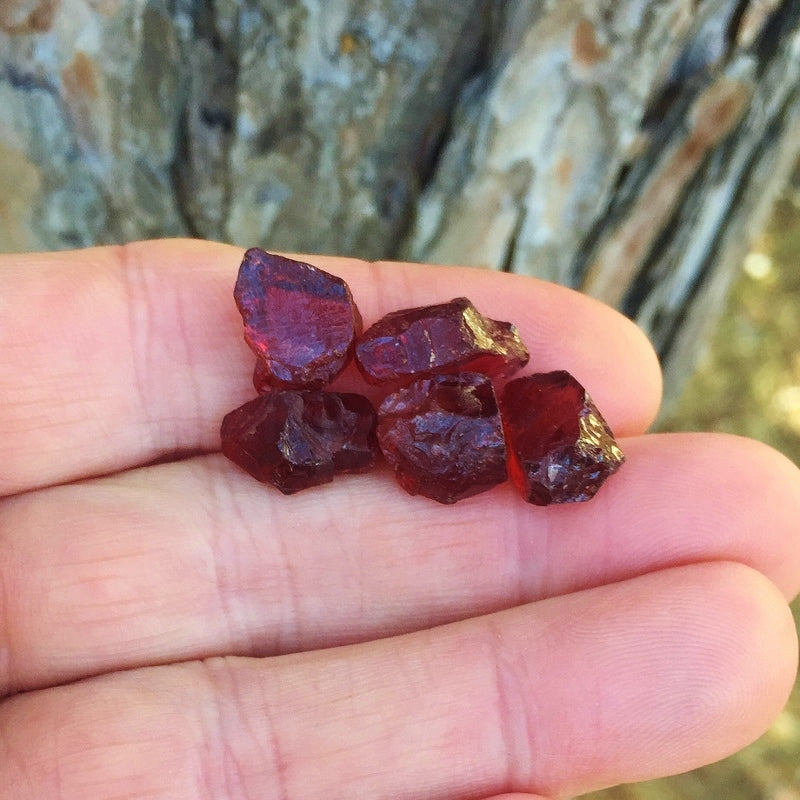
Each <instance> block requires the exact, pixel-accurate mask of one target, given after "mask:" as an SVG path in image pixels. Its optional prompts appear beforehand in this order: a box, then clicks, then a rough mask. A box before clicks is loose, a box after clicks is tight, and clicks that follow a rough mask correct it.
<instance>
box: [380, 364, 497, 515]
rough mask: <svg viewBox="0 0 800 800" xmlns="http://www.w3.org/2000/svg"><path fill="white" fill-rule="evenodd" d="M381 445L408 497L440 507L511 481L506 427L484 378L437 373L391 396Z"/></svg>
mask: <svg viewBox="0 0 800 800" xmlns="http://www.w3.org/2000/svg"><path fill="white" fill-rule="evenodd" d="M378 442H379V443H380V446H381V450H382V451H383V454H384V456H385V457H386V460H387V461H388V462H389V464H391V466H392V467H394V471H395V475H396V477H397V480H398V482H399V483H400V485H401V486H402V487H403V488H404V489H405V490H406V491H407V492H408V493H409V494H422V495H425V496H426V497H430V498H432V499H433V500H437V501H438V502H440V503H455V502H456V501H457V500H461V499H463V498H465V497H470V496H472V495H475V494H479V493H480V492H485V491H486V490H488V489H491V488H492V487H493V486H496V485H497V484H498V483H502V482H503V481H505V480H506V477H507V473H506V450H505V443H504V441H503V427H502V423H501V422H500V415H499V413H498V409H497V400H496V398H495V394H494V389H493V388H492V384H491V381H490V380H489V378H487V377H486V376H485V375H477V374H474V373H470V372H462V373H459V374H456V375H435V376H433V377H431V378H423V379H421V380H417V381H415V382H414V383H412V384H410V385H409V386H406V387H405V388H403V389H399V390H398V391H396V392H394V393H393V394H390V395H389V396H388V397H387V398H386V399H385V400H384V401H383V403H382V404H381V407H380V409H379V410H378Z"/></svg>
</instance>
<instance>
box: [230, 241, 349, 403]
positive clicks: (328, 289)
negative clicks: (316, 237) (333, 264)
mask: <svg viewBox="0 0 800 800" xmlns="http://www.w3.org/2000/svg"><path fill="white" fill-rule="evenodd" d="M233 295H234V298H235V300H236V305H237V306H238V308H239V311H240V312H241V315H242V319H243V320H244V338H245V341H246V342H247V344H248V345H250V348H251V349H252V350H253V352H254V353H255V354H256V355H257V356H258V358H259V359H260V360H261V361H262V363H263V365H264V372H263V374H264V378H265V381H266V382H267V383H269V384H270V385H273V386H280V387H292V388H320V387H321V386H323V385H324V384H326V383H329V382H330V381H331V380H333V379H334V378H335V377H336V376H337V375H338V374H339V373H340V372H341V371H342V370H343V369H344V367H345V365H346V364H347V362H348V361H349V360H350V357H351V356H352V352H353V342H354V340H355V337H356V336H358V334H359V333H360V332H361V316H360V315H359V313H358V309H357V308H356V305H355V303H354V302H353V297H352V295H351V294H350V289H349V288H348V287H347V284H346V283H345V282H344V281H343V280H342V279H341V278H337V277H336V276H334V275H330V274H329V273H327V272H324V271H323V270H321V269H317V267H312V266H311V265H310V264H304V263H302V262H300V261H293V260H292V259H290V258H284V257H283V256H276V255H273V254H271V253H266V252H264V251H263V250H259V249H258V248H257V247H254V248H251V249H250V250H248V251H247V252H246V253H245V254H244V259H243V260H242V264H241V266H240V267H239V276H238V278H237V279H236V288H235V289H234V292H233Z"/></svg>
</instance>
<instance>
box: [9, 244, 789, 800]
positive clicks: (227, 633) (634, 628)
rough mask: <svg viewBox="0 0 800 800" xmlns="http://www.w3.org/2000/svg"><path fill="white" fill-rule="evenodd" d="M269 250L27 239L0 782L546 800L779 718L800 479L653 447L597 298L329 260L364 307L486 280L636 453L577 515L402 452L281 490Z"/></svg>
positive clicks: (14, 260)
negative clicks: (256, 316) (388, 463)
mask: <svg viewBox="0 0 800 800" xmlns="http://www.w3.org/2000/svg"><path fill="white" fill-rule="evenodd" d="M241 253H242V251H241V250H238V249H236V248H233V247H228V246H224V245H212V244H206V243H202V242H189V241H166V242H151V243H144V244H137V245H131V246H128V247H126V248H102V249H94V250H89V251H83V252H73V253H69V254H46V255H24V256H3V257H2V258H0V285H2V287H3V289H2V291H1V292H0V496H1V498H2V499H0V695H2V696H3V697H4V698H5V699H3V700H2V701H0V800H86V799H87V798H91V800H112V798H113V800H120V799H121V798H137V799H141V800H144V799H145V798H147V800H184V798H185V799H186V800H197V798H200V800H265V799H269V798H278V799H281V800H339V799H341V800H345V799H347V800H352V799H353V798H355V799H356V800H358V799H359V798H369V799H370V800H380V799H382V798H385V799H386V800H479V799H483V798H492V799H493V800H497V798H500V797H503V798H505V800H510V799H511V798H512V797H513V798H516V799H517V800H523V798H527V799H528V800H531V799H532V798H539V797H547V798H551V797H560V796H568V795H572V794H577V793H580V792H583V791H586V790H589V789H592V788H597V787H601V786H606V785H609V784H614V783H618V782H623V781H638V780H643V779H646V778H650V777H653V776H657V775H664V774H669V773H675V772H679V771H683V770H688V769H691V768H693V767H696V766H699V765H701V764H705V763H708V762H710V761H714V760H716V759H719V758H722V757H723V756H726V755H728V754H729V753H732V752H734V751H736V750H737V749H739V748H741V747H743V746H744V745H746V744H747V743H748V742H750V741H752V740H753V739H754V738H755V737H757V736H758V735H759V734H760V733H762V732H763V731H764V730H765V728H766V727H767V726H768V725H769V723H770V722H771V720H772V719H773V718H774V717H775V716H776V714H778V712H779V711H780V709H781V708H782V706H783V704H784V703H785V701H786V698H787V695H788V693H789V691H790V689H791V686H792V683H793V680H794V677H795V674H796V669H797V640H796V636H795V629H794V624H793V621H792V617H791V614H790V611H789V608H788V603H787V601H788V600H789V599H790V598H792V597H793V596H794V595H795V593H796V592H797V591H798V588H800V533H799V532H798V523H797V520H798V519H800V481H799V480H798V472H797V470H796V469H795V467H794V466H792V465H791V464H790V463H789V462H788V461H787V460H785V459H784V458H783V457H782V456H780V455H778V454H777V453H775V452H773V451H771V450H769V449H768V448H766V447H764V446H762V445H759V444H756V443H754V442H751V441H747V440H744V439H740V438H735V437H728V436H720V435H707V434H691V435H683V434H682V435H677V434H676V435H644V432H645V430H646V429H647V427H648V425H649V424H650V422H651V420H652V419H653V417H654V415H655V413H656V410H657V406H658V402H659V394H660V388H661V385H660V377H659V372H658V367H657V363H656V360H655V358H654V356H653V353H652V351H651V349H650V347H649V345H648V344H647V342H646V340H645V338H644V337H643V336H642V334H641V333H640V332H639V331H638V330H637V329H636V328H635V327H634V326H633V325H632V324H631V323H630V322H628V321H627V320H625V319H624V318H623V317H621V316H620V315H618V314H616V313H615V312H613V311H611V310H609V309H608V308H606V307H604V306H602V305H600V304H599V303H596V302H595V301H592V300H590V299H587V298H586V297H583V296H581V295H578V294H576V293H574V292H571V291H569V290H567V289H563V288H559V287H555V286H551V285H548V284H545V283H542V282H539V281H535V280H532V279H526V278H519V277H515V276H508V275H498V274H493V273H489V272H484V271H479V270H455V269H452V268H437V267H420V266H414V265H396V264H391V265H389V264H365V263H363V262H358V261H355V260H348V259H337V258H322V257H319V258H311V259H309V260H311V261H312V263H315V264H317V265H319V266H321V267H323V268H325V269H328V270H329V271H331V272H334V273H336V274H338V275H341V276H342V277H343V278H344V279H345V280H346V281H347V282H348V283H349V284H350V286H351V288H352V290H353V294H354V296H355V298H356V301H357V303H358V305H359V307H360V309H361V312H362V314H363V316H364V319H365V322H366V323H367V324H369V323H370V322H373V321H374V320H376V319H377V318H378V317H379V316H381V315H382V314H384V313H386V312H388V311H392V310H396V309H399V308H404V307H409V306H415V305H423V304H427V303H434V302H442V301H446V300H449V299H451V298H452V297H454V296H458V295H466V296H467V297H469V298H470V299H472V300H473V302H474V303H475V304H476V306H477V307H478V308H479V309H480V310H481V311H482V312H483V313H485V314H486V315H487V316H490V317H494V318H496V319H503V320H510V321H513V322H514V323H516V324H517V325H518V327H519V328H520V331H521V335H522V338H523V340H524V341H526V343H527V344H528V346H529V348H530V350H531V365H530V367H529V368H528V370H529V371H534V370H535V371H545V370H551V369H568V370H570V371H571V372H572V373H573V374H574V375H576V377H578V379H579V380H580V381H581V382H582V383H584V385H585V386H586V387H587V388H588V390H589V391H590V392H591V394H592V395H593V397H594V400H595V402H596V403H597V405H598V407H599V408H600V409H601V411H602V412H603V413H604V415H605V416H606V418H607V420H608V422H609V423H610V425H611V427H612V428H613V429H614V431H615V432H616V433H617V434H618V436H619V439H620V444H621V446H622V447H623V449H624V450H625V452H626V453H627V456H628V462H627V463H626V464H625V465H624V467H623V468H622V469H621V470H620V472H619V473H618V474H617V475H615V476H614V477H613V478H612V479H611V480H610V481H609V482H608V484H607V485H606V486H605V487H604V488H603V490H602V491H601V492H600V494H599V495H598V496H597V497H596V498H595V499H594V500H593V501H591V502H589V503H586V504H580V505H574V506H565V507H551V508H545V509H542V508H535V507H533V506H530V505H527V504H526V503H524V502H523V501H522V499H521V498H520V497H519V496H518V495H517V494H516V493H515V491H514V490H513V489H512V488H511V487H510V486H507V485H506V486H502V487H499V488H497V489H495V490H493V491H491V492H489V493H486V494H484V495H481V496H478V497H475V498H471V499H469V500H466V501H464V502H462V503H459V504H457V505H455V506H440V505H438V504H436V503H434V502H432V501H429V500H427V499H425V498H420V497H409V496H408V495H406V494H405V493H404V492H403V491H402V490H401V489H400V488H399V487H398V486H397V485H396V484H395V483H394V481H393V479H392V477H391V475H390V474H389V473H388V471H387V470H386V469H385V468H384V469H380V470H378V471H376V472H375V473H371V474H369V475H360V476H345V477H342V478H341V479H338V480H337V481H336V482H334V483H333V484H331V485H328V486H324V487H320V488H317V489H314V490H309V491H306V492H302V493H300V494H297V495H295V496H292V497H285V496H283V495H281V494H280V493H279V492H277V491H276V490H274V489H272V488H271V487H265V486H262V485H260V484H258V483H256V482H255V481H253V479H252V478H250V477H249V476H248V475H246V474H245V473H243V472H241V471H240V470H238V469H237V468H236V467H235V466H234V465H233V464H231V463H230V462H228V461H227V460H225V459H224V458H223V457H222V456H221V455H220V454H219V439H218V435H219V423H220V420H221V419H222V417H223V415H224V414H225V413H226V412H227V411H229V410H231V409H232V408H234V407H236V406H237V405H239V404H241V403H242V402H244V401H245V400H247V399H249V398H250V397H252V396H253V394H254V392H253V389H252V386H251V385H250V376H251V372H252V366H253V356H252V354H251V353H250V351H249V350H248V349H247V347H246V345H245V344H244V342H243V340H242V336H241V321H240V319H239V317H238V314H237V311H236V308H235V306H234V303H233V299H232V294H231V293H232V287H233V283H234V280H235V275H236V269H237V267H238V263H239V260H240V258H241ZM338 383H339V385H341V386H348V387H355V386H356V385H357V379H356V378H355V377H354V376H353V375H352V374H350V375H345V376H343V377H342V378H341V379H340V381H339V382H338Z"/></svg>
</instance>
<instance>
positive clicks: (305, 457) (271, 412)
mask: <svg viewBox="0 0 800 800" xmlns="http://www.w3.org/2000/svg"><path fill="white" fill-rule="evenodd" d="M375 425H376V417H375V410H374V409H373V408H372V404H371V403H370V402H369V400H367V398H366V397H362V396H361V395H359V394H344V393H339V392H320V391H316V390H311V389H306V390H294V389H276V390H275V391H273V392H271V393H270V394H266V395H262V396H261V397H257V398H256V399H255V400H251V401H250V402H248V403H245V404H244V405H243V406H240V407H239V408H237V409H236V410H235V411H231V412H230V414H227V415H226V416H225V418H224V419H223V420H222V429H221V431H220V435H221V439H222V452H223V453H224V454H225V455H226V456H227V457H228V458H229V459H230V460H231V461H233V462H234V463H235V464H238V465H239V466H240V467H242V469H245V470H247V472H249V473H250V474H251V475H252V476H253V477H254V478H256V479H257V480H259V481H261V482H262V483H271V484H273V485H274V486H277V487H278V489H280V490H281V491H282V492H283V493H284V494H293V493H294V492H299V491H300V490H301V489H306V488H308V487H309V486H317V485H319V484H321V483H330V481H332V480H333V476H334V474H335V473H337V472H366V471H367V470H369V469H371V468H372V467H373V466H374V464H375V461H376V458H377V456H378V452H379V451H378V443H377V439H376V437H375Z"/></svg>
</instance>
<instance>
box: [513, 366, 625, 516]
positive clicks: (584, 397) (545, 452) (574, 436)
mask: <svg viewBox="0 0 800 800" xmlns="http://www.w3.org/2000/svg"><path fill="white" fill-rule="evenodd" d="M500 410H501V413H502V417H503V427H504V428H505V434H506V443H507V446H508V472H509V475H510V477H511V480H512V481H513V482H514V483H515V484H516V485H517V487H519V489H520V490H521V491H522V494H523V495H524V496H525V499H526V500H527V501H528V502H529V503H534V504H535V505H537V506H546V505H550V504H551V503H574V502H579V501H583V500H589V499H591V498H592V497H594V495H595V494H596V493H597V490H598V489H599V488H600V486H602V484H603V482H604V481H605V480H606V478H608V476H609V475H611V474H613V473H614V472H616V471H617V469H619V467H620V465H621V464H622V463H623V461H624V460H625V456H624V455H623V453H622V451H621V450H620V449H619V447H617V443H616V442H615V441H614V434H612V433H611V430H610V428H609V427H608V425H607V424H606V421H605V420H604V419H603V417H602V416H601V414H600V412H599V411H598V410H597V407H596V406H595V404H594V403H593V402H592V399H591V397H589V394H588V393H587V391H586V390H585V389H584V388H583V386H581V385H580V383H578V381H576V380H575V378H573V377H572V375H570V374H569V373H568V372H564V371H559V372H546V373H540V374H538V375H529V376H527V377H524V378H516V379H515V380H513V381H510V382H509V383H507V384H506V387H505V389H504V391H503V393H502V395H501V397H500Z"/></svg>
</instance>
